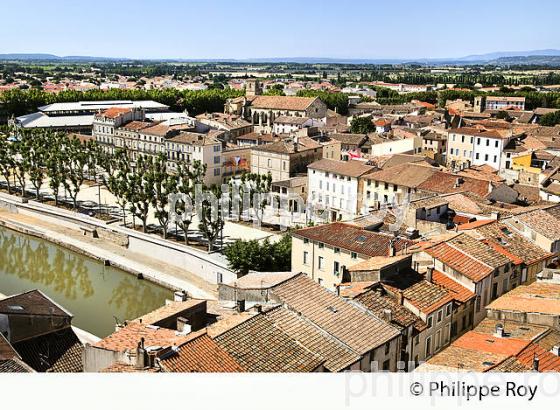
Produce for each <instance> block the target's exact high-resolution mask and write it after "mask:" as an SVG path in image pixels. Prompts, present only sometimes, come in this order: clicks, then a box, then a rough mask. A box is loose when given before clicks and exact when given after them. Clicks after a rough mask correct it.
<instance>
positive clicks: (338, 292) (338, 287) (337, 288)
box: [335, 285, 340, 296]
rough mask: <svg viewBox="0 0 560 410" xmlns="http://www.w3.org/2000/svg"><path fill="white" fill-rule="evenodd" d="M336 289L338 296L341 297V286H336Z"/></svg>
mask: <svg viewBox="0 0 560 410" xmlns="http://www.w3.org/2000/svg"><path fill="white" fill-rule="evenodd" d="M335 288H336V296H340V285H338V286H335Z"/></svg>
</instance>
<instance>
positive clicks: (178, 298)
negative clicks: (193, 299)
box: [173, 290, 189, 302]
mask: <svg viewBox="0 0 560 410" xmlns="http://www.w3.org/2000/svg"><path fill="white" fill-rule="evenodd" d="M188 298H189V296H188V295H187V292H185V291H184V290H178V291H176V292H175V293H173V301H174V302H186V301H187V299H188Z"/></svg>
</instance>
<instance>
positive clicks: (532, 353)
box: [517, 343, 560, 372]
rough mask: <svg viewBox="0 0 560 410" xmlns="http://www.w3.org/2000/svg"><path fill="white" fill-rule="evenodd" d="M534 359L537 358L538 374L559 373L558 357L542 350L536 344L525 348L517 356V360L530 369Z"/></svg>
mask: <svg viewBox="0 0 560 410" xmlns="http://www.w3.org/2000/svg"><path fill="white" fill-rule="evenodd" d="M535 357H538V358H539V371H540V372H558V371H560V357H558V356H556V355H555V354H553V353H552V352H549V351H546V350H544V349H543V348H542V347H541V346H539V345H538V344H537V343H531V344H530V345H529V346H527V348H525V349H524V350H523V351H522V352H521V353H519V354H518V355H517V360H519V362H520V363H522V364H524V365H525V366H527V367H531V368H532V366H533V360H534V358H535Z"/></svg>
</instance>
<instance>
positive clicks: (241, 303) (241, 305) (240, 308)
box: [237, 299, 245, 313]
mask: <svg viewBox="0 0 560 410" xmlns="http://www.w3.org/2000/svg"><path fill="white" fill-rule="evenodd" d="M237 311H238V312H239V313H241V312H245V299H241V300H238V301H237Z"/></svg>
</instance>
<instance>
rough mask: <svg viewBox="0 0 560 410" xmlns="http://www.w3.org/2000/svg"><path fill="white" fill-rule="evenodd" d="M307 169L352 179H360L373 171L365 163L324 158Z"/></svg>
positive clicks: (371, 167) (372, 168)
mask: <svg viewBox="0 0 560 410" xmlns="http://www.w3.org/2000/svg"><path fill="white" fill-rule="evenodd" d="M307 168H309V169H316V170H319V171H325V172H332V173H335V174H338V175H344V176H349V177H354V178H357V177H360V176H362V175H364V174H367V173H369V172H371V171H373V170H374V169H375V167H373V166H371V165H366V163H365V162H362V161H336V160H334V159H326V158H323V159H321V160H319V161H316V162H313V163H312V164H309V165H308V166H307Z"/></svg>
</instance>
